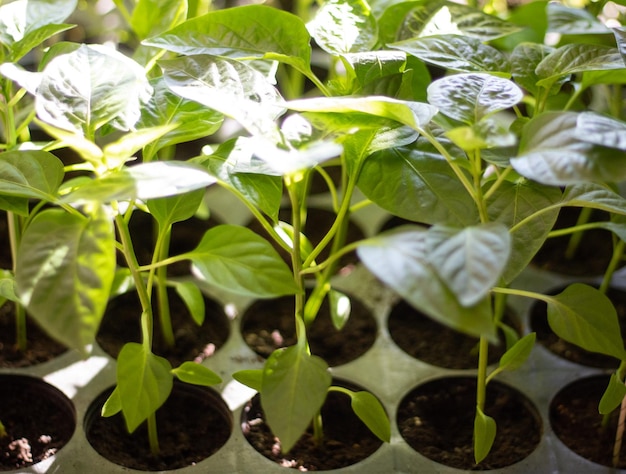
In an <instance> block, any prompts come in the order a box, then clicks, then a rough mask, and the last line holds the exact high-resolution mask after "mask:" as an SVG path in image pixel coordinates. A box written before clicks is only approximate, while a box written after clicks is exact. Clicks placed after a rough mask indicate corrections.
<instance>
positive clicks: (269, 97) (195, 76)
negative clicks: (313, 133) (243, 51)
mask: <svg viewBox="0 0 626 474" xmlns="http://www.w3.org/2000/svg"><path fill="white" fill-rule="evenodd" d="M159 64H160V66H161V67H162V68H163V74H164V77H165V82H166V83H167V85H168V87H169V88H170V89H171V90H172V91H173V92H175V93H176V94H178V95H179V96H181V97H185V98H187V99H191V100H194V101H196V102H199V103H200V104H203V105H205V106H207V107H210V108H212V109H214V110H217V111H219V112H221V113H223V114H224V115H226V116H228V117H231V118H233V119H235V120H237V121H238V122H239V123H240V124H241V125H242V126H243V127H245V128H246V129H247V130H248V131H249V132H250V133H252V134H257V135H261V136H266V137H267V138H269V139H272V140H273V141H275V142H280V134H279V132H278V127H277V125H276V123H275V122H274V120H275V119H276V118H277V117H278V116H279V115H280V114H282V113H283V110H284V109H283V104H282V99H281V97H280V94H279V93H278V91H277V90H276V88H275V87H274V86H273V85H272V84H270V83H269V82H268V80H267V79H266V78H265V77H264V76H263V75H262V74H261V73H260V72H258V71H256V70H255V69H253V68H251V67H249V66H247V65H246V64H244V63H243V62H241V61H236V60H233V59H228V58H220V57H217V56H210V55H194V56H185V57H181V58H177V59H171V60H165V61H160V62H159Z"/></svg>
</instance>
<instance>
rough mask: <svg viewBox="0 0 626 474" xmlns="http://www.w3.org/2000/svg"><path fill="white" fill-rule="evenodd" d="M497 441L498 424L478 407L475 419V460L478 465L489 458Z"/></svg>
mask: <svg viewBox="0 0 626 474" xmlns="http://www.w3.org/2000/svg"><path fill="white" fill-rule="evenodd" d="M495 439H496V422H495V420H494V419H493V418H491V417H490V416H488V415H485V414H484V413H483V411H482V410H481V409H480V407H476V417H475V418H474V460H475V461H476V464H478V463H479V462H481V461H482V460H483V459H485V458H486V457H487V455H488V454H489V451H491V447H492V446H493V442H494V440H495Z"/></svg>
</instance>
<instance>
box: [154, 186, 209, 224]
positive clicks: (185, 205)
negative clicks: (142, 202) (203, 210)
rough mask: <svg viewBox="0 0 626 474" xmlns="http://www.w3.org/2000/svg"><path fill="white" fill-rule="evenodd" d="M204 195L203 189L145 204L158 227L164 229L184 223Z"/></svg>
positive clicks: (195, 209)
mask: <svg viewBox="0 0 626 474" xmlns="http://www.w3.org/2000/svg"><path fill="white" fill-rule="evenodd" d="M204 195H205V190H204V188H200V189H196V190H195V191H189V192H187V193H184V194H176V195H174V196H168V197H164V198H159V199H150V200H149V201H148V202H147V205H148V210H149V211H150V214H152V217H154V218H155V219H156V220H157V222H158V223H159V226H160V227H161V228H163V229H165V228H167V227H169V226H170V225H172V224H174V223H176V222H182V221H186V220H187V219H190V218H191V217H193V215H194V214H195V213H196V211H197V210H198V207H200V203H201V202H202V199H203V198H204Z"/></svg>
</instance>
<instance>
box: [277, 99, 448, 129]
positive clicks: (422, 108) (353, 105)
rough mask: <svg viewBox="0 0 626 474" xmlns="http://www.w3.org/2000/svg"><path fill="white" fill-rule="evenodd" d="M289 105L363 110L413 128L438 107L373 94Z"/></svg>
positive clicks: (308, 109) (427, 119)
mask: <svg viewBox="0 0 626 474" xmlns="http://www.w3.org/2000/svg"><path fill="white" fill-rule="evenodd" d="M286 105H287V107H289V108H290V109H292V110H297V111H300V112H324V113H342V114H349V113H351V112H360V113H364V114H369V115H375V116H378V117H384V118H387V119H391V120H395V121H397V122H400V123H402V124H404V125H408V126H409V127H411V128H413V129H420V128H422V127H424V126H425V125H426V124H428V123H429V122H430V121H431V120H432V118H433V117H434V115H435V113H436V112H437V110H436V109H435V108H434V107H433V106H431V105H428V104H422V103H420V102H410V101H403V100H397V99H392V98H390V97H383V96H370V97H315V98H313V99H300V100H292V101H289V102H287V104H286Z"/></svg>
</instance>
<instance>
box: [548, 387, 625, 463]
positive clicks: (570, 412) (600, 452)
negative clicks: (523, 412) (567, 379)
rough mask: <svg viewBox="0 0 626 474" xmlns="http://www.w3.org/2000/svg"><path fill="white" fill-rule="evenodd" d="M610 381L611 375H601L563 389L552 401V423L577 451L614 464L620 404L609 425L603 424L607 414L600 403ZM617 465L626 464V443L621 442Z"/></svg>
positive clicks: (560, 436) (594, 459)
mask: <svg viewBox="0 0 626 474" xmlns="http://www.w3.org/2000/svg"><path fill="white" fill-rule="evenodd" d="M608 383H609V377H608V376H606V375H600V376H596V377H589V378H585V379H581V380H578V381H576V382H573V383H571V384H570V385H567V386H566V387H564V388H563V389H561V391H559V393H558V394H557V395H556V396H555V397H554V398H553V399H552V402H551V403H550V424H551V425H552V429H553V430H554V433H555V434H556V435H557V436H558V437H559V439H560V440H561V441H563V443H564V444H565V445H566V446H567V447H568V448H569V449H571V450H572V451H574V452H575V453H576V454H578V455H580V456H582V457H584V458H585V459H588V460H590V461H593V462H595V463H598V464H602V465H604V466H610V467H613V446H614V441H615V434H616V429H617V422H618V417H619V408H618V409H616V410H614V411H613V412H612V413H611V415H610V416H609V419H608V424H607V425H606V426H602V422H603V416H602V415H600V414H599V413H598V403H599V402H600V399H601V398H602V394H603V393H604V391H605V390H606V387H607V385H608ZM617 467H618V468H621V469H624V468H626V443H624V444H622V446H621V450H620V456H619V462H618V465H617Z"/></svg>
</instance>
